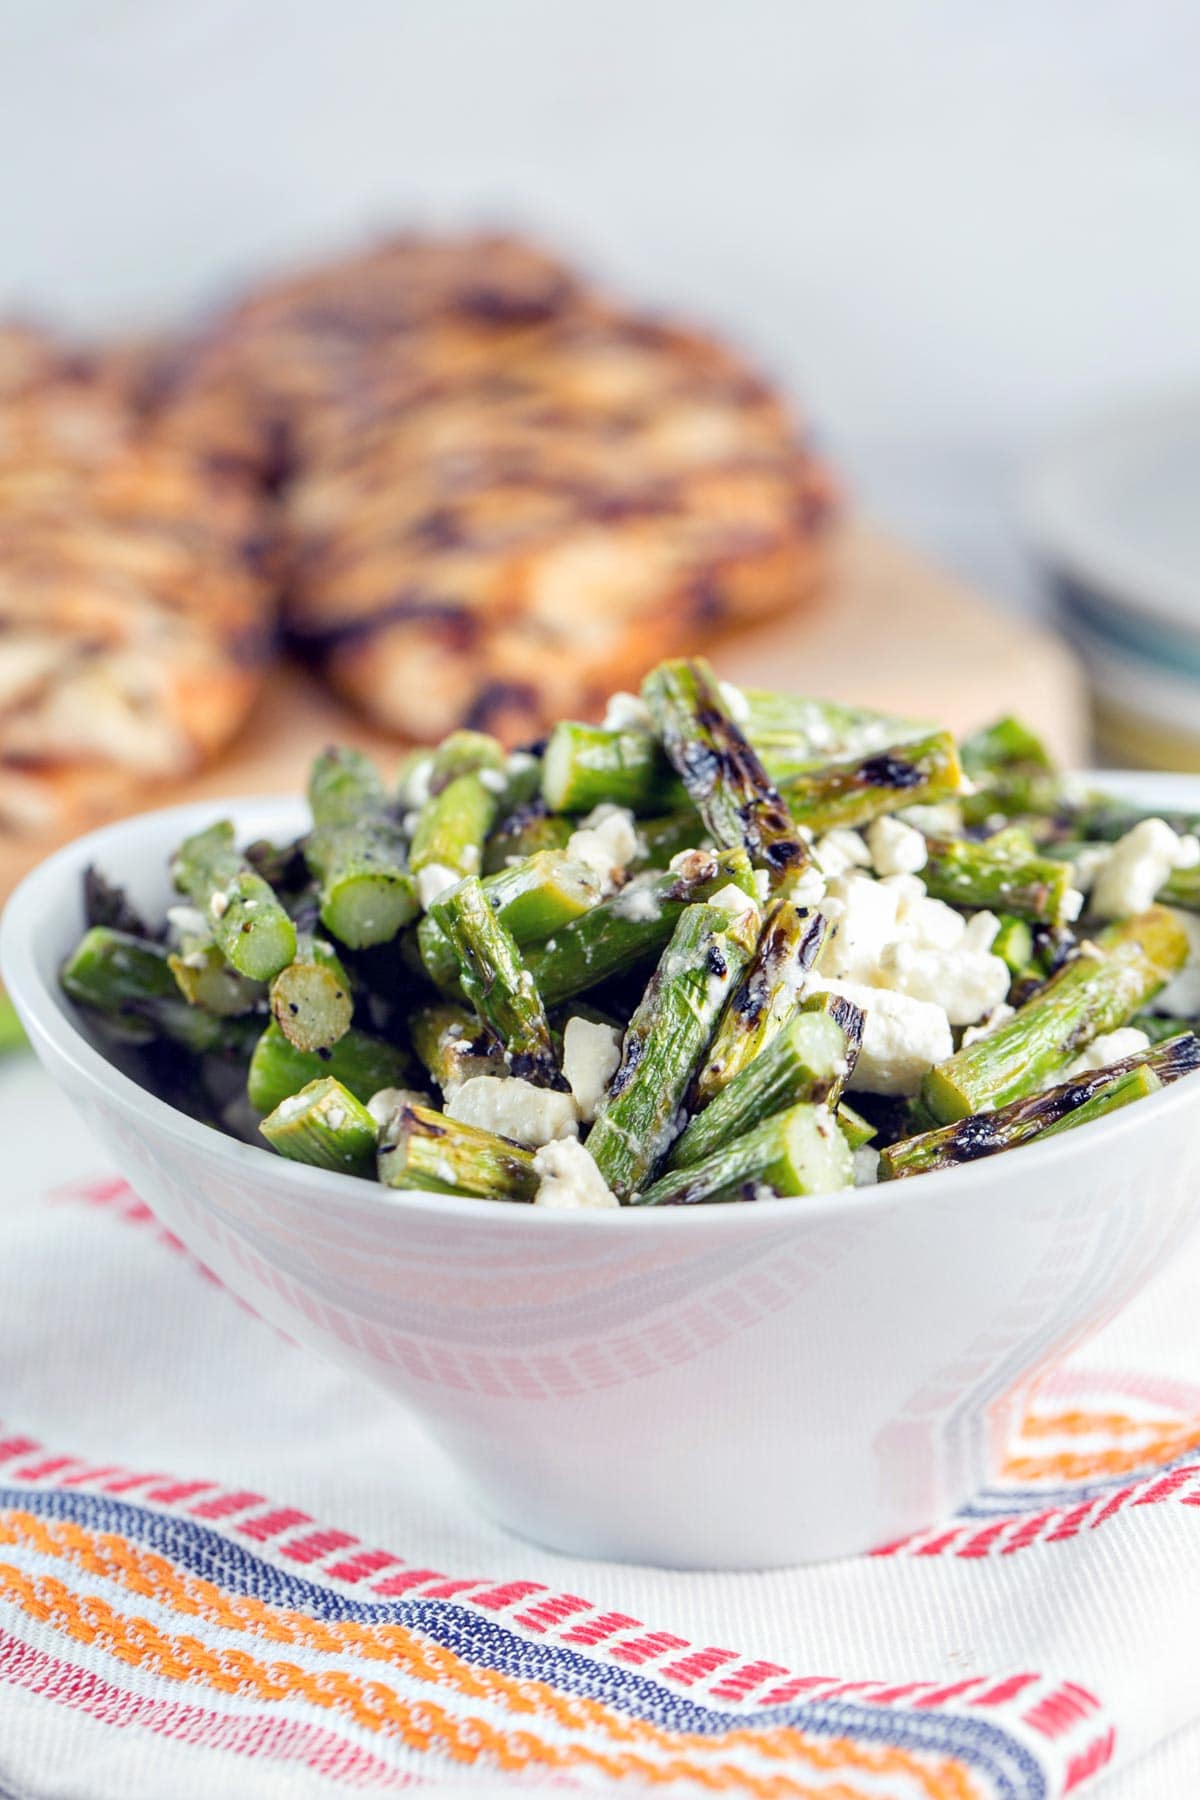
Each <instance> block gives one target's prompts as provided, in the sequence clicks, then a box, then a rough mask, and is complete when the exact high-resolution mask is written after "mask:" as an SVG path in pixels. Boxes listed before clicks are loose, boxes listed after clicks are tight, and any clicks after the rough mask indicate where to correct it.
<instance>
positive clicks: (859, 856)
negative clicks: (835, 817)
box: [813, 825, 871, 880]
mask: <svg viewBox="0 0 1200 1800" xmlns="http://www.w3.org/2000/svg"><path fill="white" fill-rule="evenodd" d="M813 855H814V856H815V857H816V859H817V862H818V863H819V864H820V867H821V873H822V874H823V875H824V876H825V878H826V879H827V880H830V879H832V878H833V877H834V876H835V875H845V874H846V872H847V871H848V870H850V869H869V868H870V866H871V852H870V851H869V850H868V849H867V844H866V839H865V838H864V837H863V836H862V834H861V833H860V832H857V831H851V830H850V828H849V826H846V825H835V826H834V827H833V830H832V831H827V832H826V833H825V835H824V837H819V838H818V839H817V841H816V843H815V844H814V845H813Z"/></svg>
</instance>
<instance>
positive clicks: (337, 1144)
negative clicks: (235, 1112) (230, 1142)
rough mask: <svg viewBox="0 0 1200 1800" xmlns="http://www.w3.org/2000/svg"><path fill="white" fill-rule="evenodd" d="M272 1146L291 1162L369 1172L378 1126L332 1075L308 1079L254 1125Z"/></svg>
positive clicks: (324, 1167)
mask: <svg viewBox="0 0 1200 1800" xmlns="http://www.w3.org/2000/svg"><path fill="white" fill-rule="evenodd" d="M258 1129H259V1130H260V1131H261V1132H262V1135H263V1136H264V1137H265V1138H266V1140H267V1142H268V1143H269V1144H270V1146H271V1148H272V1149H273V1150H277V1151H278V1152H279V1154H280V1156H286V1157H287V1158H288V1159H289V1160H290V1161H292V1162H302V1163H311V1164H312V1165H313V1166H314V1167H315V1168H318V1169H337V1170H339V1171H340V1172H341V1173H342V1174H345V1175H370V1174H371V1172H372V1169H373V1166H374V1162H375V1138H376V1125H375V1121H374V1119H373V1118H372V1117H371V1115H370V1113H369V1112H368V1111H367V1109H366V1107H365V1106H364V1105H363V1104H362V1102H361V1101H360V1100H358V1099H356V1098H355V1096H354V1095H353V1094H352V1093H351V1092H350V1091H349V1089H348V1088H345V1087H343V1086H342V1084H341V1082H340V1081H337V1080H335V1079H334V1077H333V1076H332V1075H325V1076H322V1077H321V1079H320V1080H318V1081H310V1082H309V1084H308V1086H307V1087H304V1088H301V1090H300V1092H299V1093H298V1094H289V1096H288V1097H287V1099H286V1100H281V1101H280V1103H279V1105H278V1106H277V1107H276V1108H275V1110H274V1112H273V1113H271V1114H270V1116H269V1117H268V1118H265V1119H264V1120H263V1121H262V1123H261V1125H260V1126H259V1128H258Z"/></svg>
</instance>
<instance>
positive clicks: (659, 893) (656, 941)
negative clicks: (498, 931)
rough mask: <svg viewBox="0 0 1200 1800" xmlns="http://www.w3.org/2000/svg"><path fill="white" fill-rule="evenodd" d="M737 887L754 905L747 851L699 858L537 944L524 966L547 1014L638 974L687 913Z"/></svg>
mask: <svg viewBox="0 0 1200 1800" xmlns="http://www.w3.org/2000/svg"><path fill="white" fill-rule="evenodd" d="M730 883H732V884H733V885H734V886H735V887H739V888H741V889H742V891H743V892H744V893H745V894H746V895H747V897H748V898H751V899H752V898H753V897H754V892H755V889H754V871H753V870H752V869H751V867H750V859H749V857H748V856H747V855H746V852H745V851H744V850H726V851H724V852H722V853H721V854H720V855H719V856H718V855H712V856H710V855H707V854H705V853H704V852H702V851H698V852H697V853H696V854H695V855H694V856H688V857H685V858H684V859H683V860H682V862H681V863H680V865H679V866H678V867H677V868H674V869H667V870H665V871H664V872H663V873H662V874H661V875H643V876H639V877H637V878H636V879H635V880H634V881H631V882H630V883H629V885H628V886H627V887H625V888H622V889H621V891H620V893H618V894H614V895H613V897H612V899H611V900H603V901H601V903H600V905H599V906H593V907H591V908H590V909H589V910H588V911H587V912H585V913H581V914H580V915H579V917H578V918H577V919H573V920H572V921H571V922H570V923H569V924H567V925H564V926H562V927H561V928H560V929H558V930H556V931H555V933H554V936H553V937H552V938H549V939H548V940H547V941H546V942H545V943H542V944H532V945H530V946H529V947H528V948H527V949H526V951H525V962H526V965H527V966H528V968H529V971H530V973H531V974H532V975H533V978H534V981H535V982H536V983H537V987H538V990H539V992H540V993H541V996H542V999H543V1000H544V1001H545V1003H546V1005H547V1006H561V1004H562V1002H563V1001H564V1000H570V999H573V998H574V996H575V995H576V994H582V993H586V991H587V990H588V989H589V988H592V987H595V986H597V985H598V983H600V982H602V981H605V980H607V979H608V978H609V977H610V976H613V975H619V974H622V973H624V972H625V971H626V970H629V969H635V968H637V966H638V965H639V964H640V963H644V962H648V961H650V960H651V958H653V957H656V956H657V955H658V954H659V952H660V951H661V950H662V948H663V945H664V944H665V943H666V942H667V940H668V939H669V937H670V936H671V933H672V931H674V929H675V927H676V925H677V924H678V922H679V919H680V916H681V915H682V913H683V910H684V908H685V907H686V906H689V905H691V904H694V903H695V902H697V901H702V900H708V899H710V898H711V897H712V895H713V894H716V893H718V892H719V891H720V889H721V888H723V887H726V886H728V885H729V884H730Z"/></svg>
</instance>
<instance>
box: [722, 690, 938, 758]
mask: <svg viewBox="0 0 1200 1800" xmlns="http://www.w3.org/2000/svg"><path fill="white" fill-rule="evenodd" d="M741 698H742V705H743V708H744V711H745V719H744V721H743V723H744V728H745V732H746V736H747V737H748V738H749V739H750V742H751V743H752V744H754V745H755V747H756V748H757V749H759V750H760V751H764V752H765V751H769V750H771V749H772V748H781V749H783V750H786V751H788V752H790V753H793V754H798V753H800V752H801V751H803V752H804V753H805V754H806V755H807V756H809V757H811V758H812V759H813V760H814V761H816V762H829V761H830V760H831V758H833V757H835V756H865V755H867V754H868V753H869V752H870V751H872V750H884V749H886V748H887V746H888V745H889V744H897V743H901V742H902V741H903V740H904V739H905V738H910V737H920V736H921V735H922V733H923V732H926V731H928V729H929V727H928V725H923V724H919V723H917V722H916V721H914V720H912V719H904V718H901V717H899V715H897V714H895V713H881V712H874V711H872V709H871V708H870V707H865V706H842V705H841V704H840V703H839V702H838V701H836V700H813V699H809V698H807V697H805V696H804V695H801V694H779V693H775V692H774V691H773V690H771V689H769V688H743V689H742V690H741Z"/></svg>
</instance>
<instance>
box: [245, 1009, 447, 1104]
mask: <svg viewBox="0 0 1200 1800" xmlns="http://www.w3.org/2000/svg"><path fill="white" fill-rule="evenodd" d="M410 1067H411V1064H410V1062H409V1059H408V1057H407V1055H406V1054H405V1052H404V1051H403V1050H399V1049H397V1048H396V1046H395V1045H394V1044H389V1043H387V1042H386V1041H385V1040H384V1039H383V1038H378V1037H372V1035H371V1034H370V1032H367V1031H359V1030H357V1029H356V1028H355V1027H353V1026H351V1028H350V1030H349V1031H347V1032H346V1034H345V1036H344V1037H341V1038H339V1039H338V1041H337V1043H336V1044H335V1045H334V1046H333V1048H332V1049H331V1050H328V1051H325V1052H322V1051H319V1050H314V1051H306V1050H298V1049H297V1048H296V1046H295V1045H294V1044H289V1043H288V1040H287V1039H286V1038H285V1037H284V1035H283V1033H282V1031H281V1030H280V1029H279V1024H278V1021H277V1020H275V1019H272V1020H271V1022H270V1024H269V1025H268V1026H267V1028H266V1030H265V1031H263V1033H262V1035H261V1036H260V1037H259V1039H258V1041H257V1043H256V1044H255V1046H254V1052H253V1055H252V1056H251V1058H250V1069H249V1073H248V1077H247V1083H246V1087H247V1094H248V1097H249V1100H250V1104H251V1106H252V1107H253V1108H254V1110H255V1112H258V1113H269V1112H274V1110H275V1108H276V1107H277V1106H278V1105H279V1103H280V1101H281V1100H286V1099H287V1097H288V1095H289V1094H298V1093H299V1092H300V1089H301V1088H302V1087H306V1086H307V1085H308V1083H309V1082H310V1081H316V1080H318V1079H319V1078H320V1077H321V1076H322V1075H332V1076H333V1077H334V1078H335V1080H337V1081H340V1082H341V1084H342V1086H343V1087H347V1088H349V1090H350V1092H351V1093H352V1094H353V1095H354V1097H355V1099H357V1100H361V1101H363V1103H364V1104H365V1103H366V1102H367V1101H368V1100H369V1099H370V1098H371V1096H372V1094H377V1093H378V1092H379V1091H380V1089H381V1088H391V1087H404V1086H405V1085H406V1082H407V1077H408V1074H409V1071H410Z"/></svg>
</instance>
